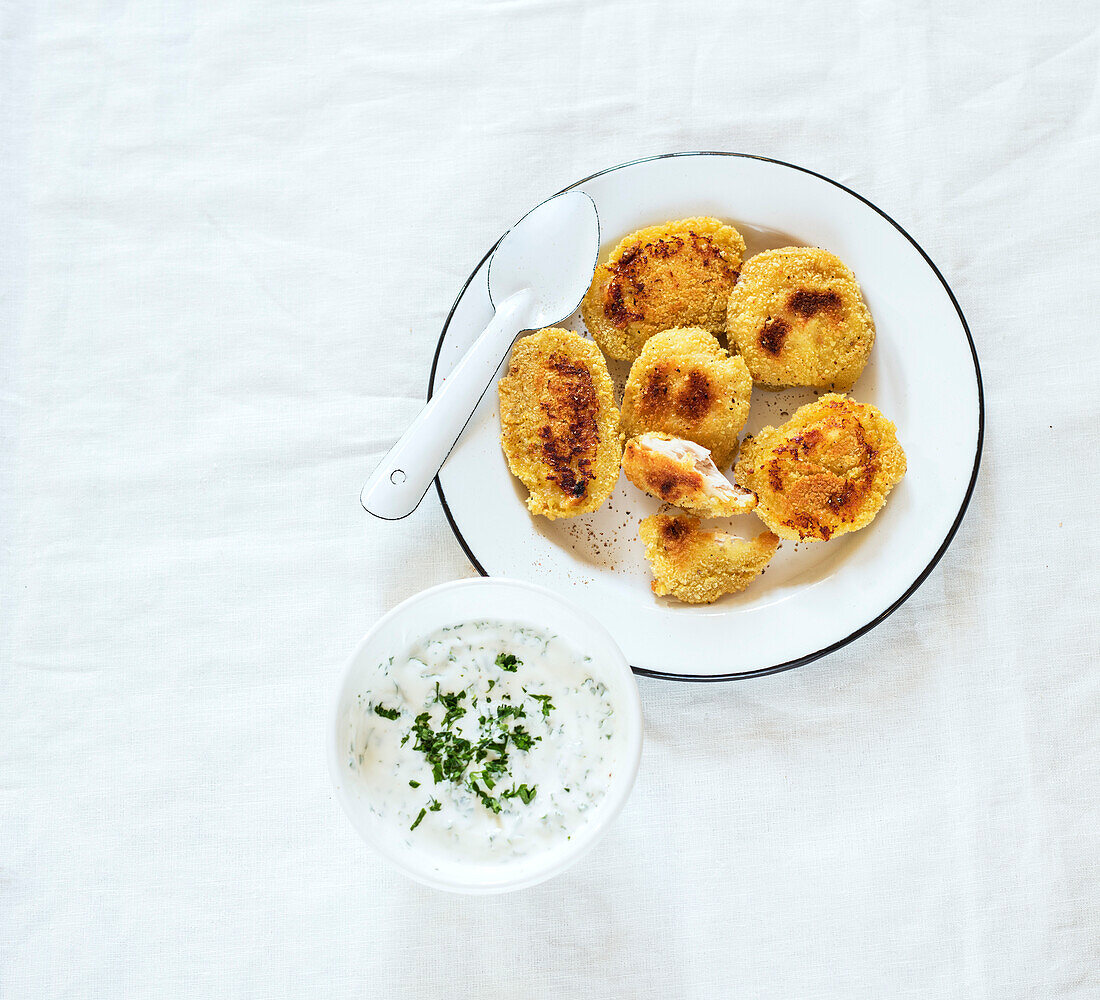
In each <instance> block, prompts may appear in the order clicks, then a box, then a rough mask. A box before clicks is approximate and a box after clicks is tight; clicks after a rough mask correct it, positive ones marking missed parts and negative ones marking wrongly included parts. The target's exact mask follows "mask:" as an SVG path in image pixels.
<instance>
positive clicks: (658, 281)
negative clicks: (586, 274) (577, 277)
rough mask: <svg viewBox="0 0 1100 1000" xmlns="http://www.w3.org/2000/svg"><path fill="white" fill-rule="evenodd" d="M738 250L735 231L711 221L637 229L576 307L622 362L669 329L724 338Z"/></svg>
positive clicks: (598, 273) (609, 353) (738, 266)
mask: <svg viewBox="0 0 1100 1000" xmlns="http://www.w3.org/2000/svg"><path fill="white" fill-rule="evenodd" d="M744 252H745V241H744V240H743V239H742V238H741V234H740V233H739V232H738V231H737V230H736V229H734V228H733V226H727V225H726V224H725V223H723V222H719V221H718V220H717V219H708V218H699V219H681V220H679V221H678V222H666V223H664V225H660V226H650V227H649V228H648V229H639V230H638V231H637V232H635V233H631V234H630V235H629V236H627V237H625V238H624V239H623V240H622V242H620V243H619V245H618V246H617V247H615V249H614V250H613V251H612V252H611V254H610V256H609V257H608V258H607V260H606V261H605V262H604V263H603V264H601V265H600V266H599V267H597V268H596V273H595V275H594V276H593V278H592V285H591V286H590V287H589V289H588V294H586V295H585V297H584V301H583V302H582V303H581V315H582V316H583V317H584V323H585V326H587V327H588V331H589V332H590V333H591V334H592V336H593V337H594V338H595V339H596V343H597V344H599V345H600V349H601V350H602V351H603V352H604V354H606V355H607V356H608V357H609V358H619V359H620V360H624V361H633V360H634V359H635V358H636V357H637V356H638V352H639V351H641V349H642V345H643V344H644V343H645V342H646V341H647V340H648V339H649V338H650V337H652V336H653V334H655V333H658V332H660V331H661V330H668V329H671V328H672V327H674V326H698V327H702V328H703V329H704V330H709V331H712V332H714V333H723V332H724V331H725V329H726V303H727V301H728V300H729V295H730V289H731V288H733V286H734V282H736V281H737V275H738V273H739V271H740V269H741V256H742V254H744Z"/></svg>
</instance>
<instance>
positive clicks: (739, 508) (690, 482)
mask: <svg viewBox="0 0 1100 1000" xmlns="http://www.w3.org/2000/svg"><path fill="white" fill-rule="evenodd" d="M623 472H625V473H626V478H627V479H629V480H630V481H631V482H632V483H633V484H634V485H635V486H637V487H638V489H640V490H642V491H643V492H645V493H648V494H649V495H650V496H652V497H657V499H658V500H663V501H664V502H665V503H669V504H672V505H673V506H675V507H681V508H683V509H684V510H686V511H687V512H688V513H689V514H694V515H695V516H696V517H733V516H734V515H735V514H745V513H747V512H748V511H750V510H752V509H753V507H755V506H756V494H755V493H753V492H752V490H744V489H742V488H741V487H740V486H734V485H733V483H731V482H730V481H729V480H728V479H726V477H725V476H723V475H722V473H720V472H719V471H718V468H717V466H716V465H715V464H714V462H713V461H712V460H711V457H710V452H709V451H707V449H706V448H704V447H702V445H698V444H696V443H695V442H694V441H685V440H684V439H683V438H674V437H671V436H669V435H668V434H642V435H639V436H638V437H636V438H631V439H630V440H629V441H627V443H626V448H625V449H624V450H623Z"/></svg>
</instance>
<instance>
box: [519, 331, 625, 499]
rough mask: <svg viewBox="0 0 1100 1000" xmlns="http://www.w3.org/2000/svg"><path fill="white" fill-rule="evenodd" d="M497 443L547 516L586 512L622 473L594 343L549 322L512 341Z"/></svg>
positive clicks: (610, 399) (614, 414) (614, 418)
mask: <svg viewBox="0 0 1100 1000" xmlns="http://www.w3.org/2000/svg"><path fill="white" fill-rule="evenodd" d="M498 392H499V393H500V443H501V446H502V447H503V449H504V454H505V457H506V458H507V459H508V467H509V468H510V469H511V470H512V474H513V475H515V476H516V478H518V479H519V480H520V481H521V482H522V483H523V485H524V486H526V487H527V489H528V490H529V491H530V494H531V495H530V496H529V497H528V499H527V508H528V509H529V510H530V511H531V513H532V514H541V515H542V516H543V517H547V518H550V519H551V520H553V519H555V518H559V517H576V516H577V515H578V514H589V513H591V512H592V511H594V510H597V509H598V508H599V507H602V506H603V504H604V503H605V502H606V501H607V499H608V497H610V496H611V493H612V491H613V490H614V489H615V483H616V481H617V480H618V478H619V461H620V459H621V457H622V436H621V434H620V432H619V411H618V409H617V408H616V406H615V389H614V385H613V384H612V382H611V376H610V375H609V374H608V372H607V363H606V362H605V361H604V359H603V355H602V354H600V352H599V349H598V348H597V347H596V345H595V344H593V343H592V342H591V341H589V340H586V339H585V338H584V337H582V336H580V335H579V334H576V333H570V332H569V331H568V330H559V329H556V328H553V327H550V328H548V329H545V330H539V331H538V332H537V333H532V334H529V335H528V336H526V337H523V338H521V339H520V340H519V341H517V342H516V344H515V346H514V347H513V348H512V359H511V362H510V364H509V367H508V374H507V375H505V376H504V378H502V379H501V380H500V383H499V385H498Z"/></svg>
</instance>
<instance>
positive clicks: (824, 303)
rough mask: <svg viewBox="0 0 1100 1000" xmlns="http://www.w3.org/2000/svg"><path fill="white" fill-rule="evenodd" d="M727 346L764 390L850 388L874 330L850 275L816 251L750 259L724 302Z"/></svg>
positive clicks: (833, 258) (766, 253)
mask: <svg viewBox="0 0 1100 1000" xmlns="http://www.w3.org/2000/svg"><path fill="white" fill-rule="evenodd" d="M727 329H728V334H729V342H730V345H731V347H732V346H733V345H736V348H737V351H738V352H739V353H740V355H741V357H743V358H744V359H745V363H746V364H747V365H748V366H749V371H750V372H751V373H752V377H753V381H755V382H756V383H757V384H758V385H760V386H761V388H764V389H782V388H786V387H788V386H796V385H802V386H811V387H813V388H817V389H835V390H837V391H841V392H846V391H847V390H848V389H850V388H851V387H852V385H853V383H854V382H855V380H856V379H857V378H859V375H860V372H862V371H863V367H864V365H866V364H867V358H868V357H869V356H870V354H871V348H872V346H873V345H874V343H875V324H874V321H873V320H872V319H871V313H870V312H869V311H868V309H867V305H866V303H865V302H864V301H863V295H862V293H861V292H860V290H859V285H858V284H857V282H856V278H855V275H854V274H852V272H851V271H850V270H849V269H848V267H847V266H846V265H845V264H844V262H843V261H841V260H840V259H839V258H838V257H836V256H834V255H833V254H831V253H829V252H828V251H827V250H822V249H820V248H819V247H784V248H783V249H780V250H765V251H764V252H763V253H759V254H757V255H756V256H755V257H751V258H749V260H747V261H746V262H745V264H744V266H743V267H742V269H741V277H740V279H739V280H738V282H737V284H736V286H734V288H733V290H732V292H731V293H730V297H729V312H728V316H727Z"/></svg>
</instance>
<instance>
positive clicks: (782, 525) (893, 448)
mask: <svg viewBox="0 0 1100 1000" xmlns="http://www.w3.org/2000/svg"><path fill="white" fill-rule="evenodd" d="M904 475H905V452H904V451H902V449H901V445H900V444H898V439H897V436H896V430H895V427H894V425H893V424H892V423H890V421H889V420H887V419H886V418H885V417H884V416H883V415H882V414H881V413H880V412H879V411H878V410H877V409H876V408H875V407H873V406H871V405H869V404H867V403H857V402H856V401H855V400H854V399H848V398H847V397H846V396H840V395H837V394H835V393H830V394H829V395H827V396H822V397H821V398H820V399H818V400H816V401H814V402H813V403H807V404H806V405H805V406H801V407H799V408H798V409H797V410H796V411H795V414H794V416H793V417H791V419H790V420H788V421H787V423H785V424H784V425H783V426H782V427H778V428H776V427H765V428H764V429H763V430H762V431H760V433H759V434H757V435H756V436H755V437H751V438H745V440H744V442H743V443H742V445H741V457H740V458H739V459H738V460H737V467H736V468H735V469H734V477H735V478H736V480H737V482H738V483H739V484H740V485H741V486H744V487H745V488H746V489H750V490H752V491H753V492H754V493H756V495H757V497H758V498H759V500H758V503H757V505H756V513H757V514H758V515H759V516H760V518H761V519H762V520H763V521H764V523H765V524H766V525H767V526H768V527H769V528H771V529H772V531H774V532H775V533H776V534H778V535H779V536H780V537H782V538H802V539H806V540H810V541H817V540H822V541H828V540H829V539H830V538H832V537H833V536H834V535H840V534H843V533H844V532H846V531H858V530H859V529H860V528H865V527H866V526H867V525H868V524H870V523H871V522H872V521H873V520H874V518H875V515H876V514H877V513H878V512H879V510H880V509H881V508H882V505H883V504H884V503H886V495H887V494H888V493H889V492H890V490H892V489H893V488H894V486H895V485H897V483H898V482H900V480H901V477H902V476H904Z"/></svg>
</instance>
